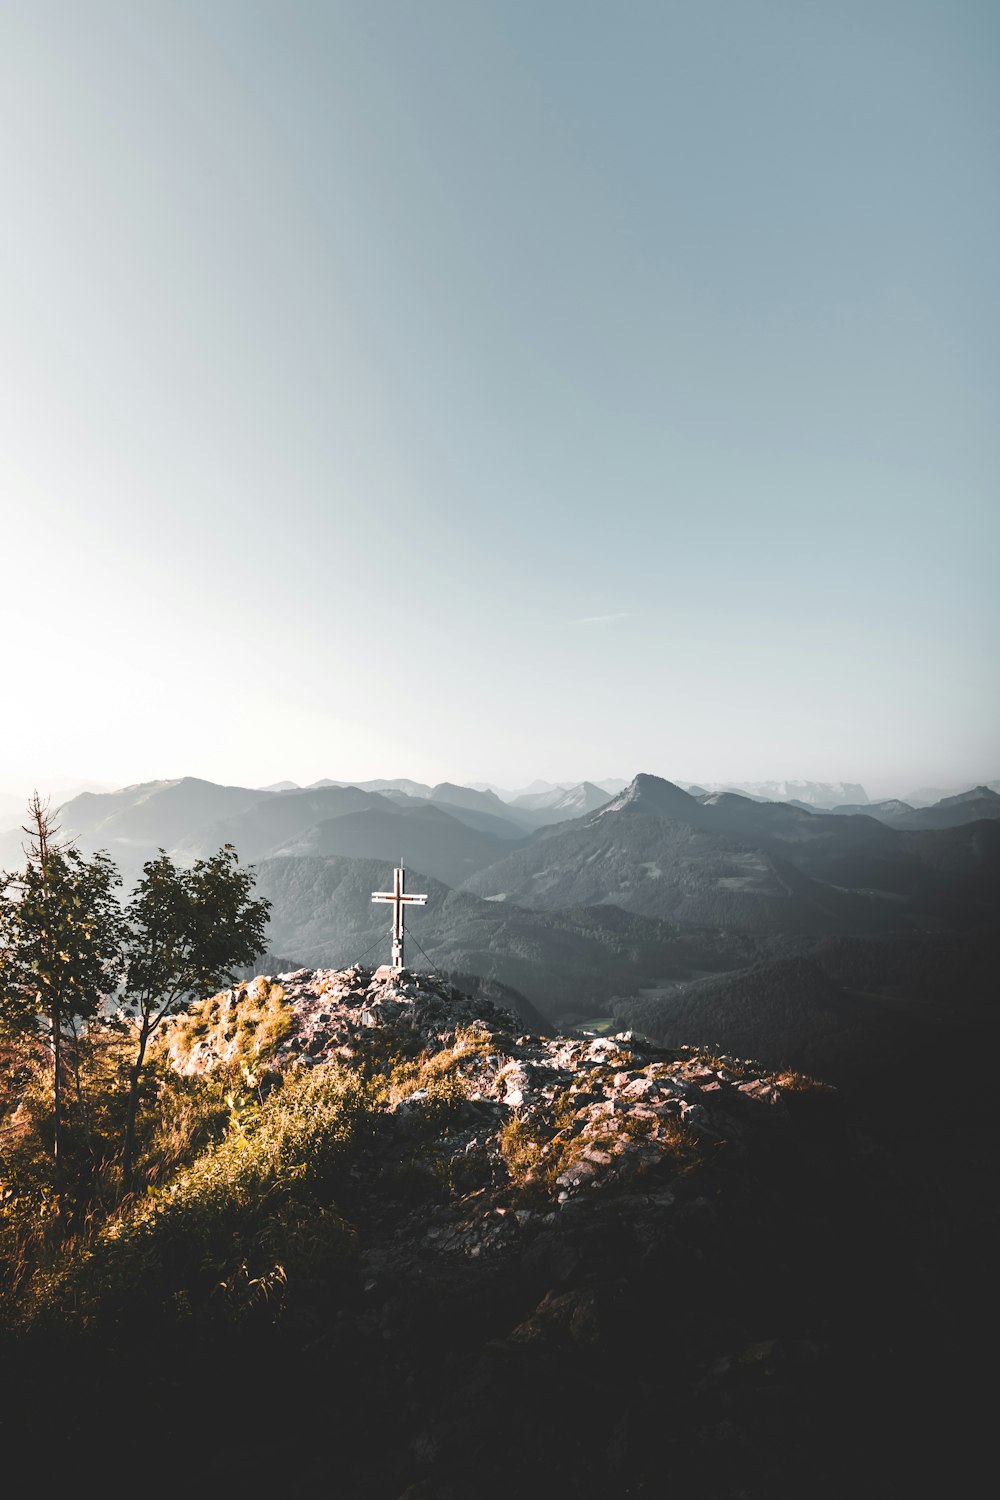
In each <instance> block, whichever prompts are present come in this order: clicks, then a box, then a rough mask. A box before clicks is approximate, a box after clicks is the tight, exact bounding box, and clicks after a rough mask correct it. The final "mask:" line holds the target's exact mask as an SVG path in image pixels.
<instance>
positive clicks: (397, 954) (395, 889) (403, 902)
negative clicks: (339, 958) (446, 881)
mask: <svg viewBox="0 0 1000 1500" xmlns="http://www.w3.org/2000/svg"><path fill="white" fill-rule="evenodd" d="M403 882H404V875H403V866H402V865H400V866H399V868H398V869H396V870H393V872H392V890H391V891H373V892H372V900H373V901H391V902H392V967H393V968H394V969H401V968H402V967H403V907H404V906H408V905H410V904H411V903H412V904H413V905H414V906H423V905H424V903H425V902H426V900H427V897H426V896H411V895H410V894H409V893H408V892H407V891H404V889H403Z"/></svg>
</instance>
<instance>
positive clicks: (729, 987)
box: [0, 774, 1000, 1068]
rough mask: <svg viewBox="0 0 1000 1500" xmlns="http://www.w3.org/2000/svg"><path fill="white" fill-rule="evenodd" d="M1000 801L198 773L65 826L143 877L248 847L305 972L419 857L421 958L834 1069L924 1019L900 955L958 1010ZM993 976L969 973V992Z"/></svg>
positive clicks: (557, 1010)
mask: <svg viewBox="0 0 1000 1500" xmlns="http://www.w3.org/2000/svg"><path fill="white" fill-rule="evenodd" d="M407 788H410V789H409V790H408V789H407ZM413 788H416V790H413ZM998 810H1000V795H998V794H997V793H996V792H995V791H993V790H992V789H991V788H990V787H989V786H986V785H984V786H982V787H979V788H975V789H972V791H971V792H969V793H964V794H959V795H957V796H955V797H949V798H946V799H943V800H942V801H941V802H940V803H939V804H937V805H936V806H932V807H930V808H915V807H912V806H908V807H904V806H903V805H902V804H895V805H891V804H883V803H874V804H870V803H864V804H861V805H859V806H856V807H852V806H851V805H850V804H848V805H846V806H844V807H842V808H838V809H836V810H833V811H829V812H820V811H818V810H815V809H809V808H807V807H805V806H804V805H795V804H793V803H788V802H767V801H761V800H754V799H753V798H750V797H747V796H743V795H739V794H736V793H733V792H713V791H710V790H707V789H705V790H699V791H698V792H697V793H696V794H692V792H691V791H690V790H688V791H685V790H684V789H683V788H682V787H680V786H678V785H676V784H674V783H672V782H669V781H665V780H663V779H662V778H660V777H657V776H653V775H649V774H640V775H639V776H637V777H636V778H635V779H634V780H633V781H632V782H630V783H629V784H628V785H627V786H626V787H625V788H623V789H622V790H621V791H620V792H618V793H617V794H616V795H614V796H610V797H609V796H607V795H606V791H605V789H602V788H601V787H599V786H598V785H597V784H596V783H587V782H585V783H581V784H580V786H578V787H576V788H568V789H567V788H554V787H548V788H536V790H535V791H533V792H524V793H521V794H519V796H518V797H517V798H516V799H515V801H514V802H512V803H505V802H503V801H502V800H501V799H500V798H499V796H497V794H496V793H495V792H493V791H491V790H489V789H485V790H484V789H481V788H474V787H462V786H458V785H456V784H452V783H441V784H439V785H438V786H436V787H423V786H422V785H421V784H420V783H416V782H412V781H409V782H407V781H405V780H403V779H401V780H400V782H399V783H396V784H386V783H384V782H383V783H380V784H378V785H373V784H370V783H369V784H366V785H364V786H342V785H339V784H337V783H334V782H328V783H326V784H324V785H317V786H315V787H311V788H289V789H284V790H274V789H268V788H251V787H238V786H220V785H216V784H215V783H211V782H206V781H201V780H197V779H195V778H181V779H179V780H176V781H163V782H152V783H146V784H143V785H140V786H135V787H128V788H122V789H120V790H119V791H116V792H112V793H103V794H94V793H84V794H82V795H80V796H78V797H75V798H73V799H71V800H70V801H69V802H67V803H66V804H64V805H63V807H62V808H60V809H59V813H58V820H59V823H60V824H61V832H62V835H63V836H68V837H72V838H74V839H75V840H76V841H77V842H78V843H79V844H80V846H81V847H82V848H83V849H84V851H85V852H92V851H94V850H96V849H98V848H105V849H107V850H108V851H109V853H110V854H111V855H112V857H113V858H114V859H115V861H116V862H117V863H118V865H119V867H120V868H121V869H122V872H123V876H124V879H125V882H126V885H129V884H131V882H132V881H134V879H135V878H136V876H137V875H138V874H139V872H140V871H141V866H142V863H143V861H144V860H145V859H147V858H149V857H150V856H151V855H153V854H155V852H156V851H157V849H159V848H163V849H166V850H167V851H168V852H170V853H171V855H172V856H173V857H174V858H175V859H177V860H178V861H179V862H181V863H190V862H192V861H194V860H195V859H197V858H199V857H207V856H208V855H210V854H212V853H214V852H215V851H216V850H217V849H218V848H219V847H220V845H221V844H223V843H231V844H233V845H234V846H235V847H236V849H237V851H238V853H239V856H240V858H241V860H242V861H243V862H245V863H253V864H254V865H255V867H256V879H257V889H258V890H259V891H260V893H261V894H263V895H265V896H266V897H267V898H268V899H269V900H270V901H271V903H272V910H271V921H270V928H269V933H268V948H269V951H270V953H271V954H272V955H274V954H276V955H281V961H282V963H283V964H284V965H285V966H292V967H294V966H295V965H296V964H309V965H312V966H315V967H320V966H335V967H343V966H346V965H349V964H350V963H352V962H354V961H357V960H360V959H361V958H363V957H365V956H368V957H370V958H371V959H373V960H374V958H377V957H378V956H379V954H380V953H381V954H382V956H383V957H384V956H385V952H386V949H387V946H388V945H387V937H386V913H385V910H384V908H382V907H378V906H374V905H373V904H372V902H371V892H372V891H373V890H376V889H384V888H385V884H386V881H387V880H388V879H389V871H390V870H391V868H392V867H393V866H394V865H396V864H397V863H399V862H400V861H402V862H403V863H404V865H405V866H406V868H407V877H408V885H409V887H410V889H413V890H420V891H423V892H426V893H427V894H428V896H429V900H428V903H427V905H426V906H425V907H422V908H420V909H419V910H418V911H415V912H414V913H412V914H411V915H410V917H409V920H408V931H409V949H408V953H409V955H410V958H411V961H413V962H414V963H418V964H420V965H423V966H424V967H427V968H431V969H434V970H436V971H440V972H444V973H449V974H457V975H462V976H463V977H465V978H466V979H468V981H469V982H470V983H471V982H472V981H473V979H475V980H477V981H478V982H481V983H489V984H494V985H502V986H506V987H508V988H509V989H510V990H512V991H513V992H515V993H517V994H519V995H521V996H523V997H524V999H525V1003H526V1005H529V1006H534V1007H535V1008H536V1010H537V1011H540V1012H541V1013H542V1014H543V1015H545V1016H546V1017H547V1018H549V1019H551V1020H555V1019H558V1020H559V1022H560V1024H580V1025H584V1024H591V1023H592V1024H596V1025H598V1026H603V1025H605V1024H612V1022H614V1024H629V1025H633V1026H635V1027H636V1028H637V1029H639V1030H641V1031H643V1032H644V1033H646V1034H648V1035H651V1036H654V1037H669V1038H671V1039H676V1037H677V1036H678V1035H679V1028H681V1029H683V1027H690V1026H692V1025H693V1021H692V1016H693V1014H694V1011H695V1010H696V1009H697V1008H698V1007H700V1008H701V1010H702V1014H703V1016H704V1019H705V1023H706V1025H710V1029H711V1030H712V1033H713V1035H715V1034H716V1033H717V1034H718V1037H719V1040H720V1043H725V1042H726V1041H727V1038H730V1039H735V1040H731V1041H730V1047H731V1048H732V1047H739V1048H748V1047H749V1048H750V1050H751V1051H752V1052H753V1054H754V1055H756V1056H766V1057H768V1058H773V1059H775V1060H777V1061H780V1058H781V1056H783V1055H785V1052H787V1050H788V1049H789V1048H792V1049H793V1052H794V1056H795V1057H796V1058H798V1059H799V1060H800V1061H802V1062H803V1065H805V1064H808V1065H809V1066H812V1067H814V1068H815V1067H816V1062H817V1058H818V1059H820V1060H822V1058H823V1057H824V1056H825V1057H827V1058H828V1059H829V1061H830V1064H831V1066H832V1067H839V1066H841V1065H842V1063H843V1058H844V1056H848V1057H850V1056H853V1055H854V1053H855V1052H857V1053H859V1054H860V1051H861V1050H862V1048H863V1042H864V1039H865V1038H866V1037H869V1035H870V1034H871V1029H872V1028H873V1027H874V1028H875V1033H876V1034H878V1033H879V1029H880V1028H884V1027H885V1025H886V1024H887V1017H889V1018H892V1017H895V1020H896V1021H897V1022H898V1023H899V1024H900V1025H904V1026H906V1027H909V1026H910V1024H911V1021H912V1018H913V1016H915V1015H917V1011H914V1010H913V1009H912V1008H911V1009H909V1010H908V1009H907V1005H906V995H907V994H908V993H909V990H908V988H907V986H910V985H911V982H912V979H913V973H912V966H908V964H907V963H906V962H904V960H903V956H902V951H903V950H902V948H901V947H900V944H902V945H903V947H905V945H906V944H907V943H914V942H922V943H925V944H934V943H936V944H937V945H938V947H937V948H936V949H935V953H937V954H938V957H936V958H935V959H934V960H933V962H932V961H931V960H930V959H928V961H927V973H928V975H932V976H933V977H934V985H935V986H936V993H937V994H938V997H939V998H938V1001H936V1002H935V1003H937V1004H940V1005H944V1006H945V1008H947V1006H948V1005H949V1004H951V1003H953V1002H952V1001H951V1000H950V999H949V998H948V997H949V993H950V991H949V982H948V979H947V976H948V974H949V973H952V974H953V975H955V974H958V972H959V970H960V969H961V965H960V964H959V962H958V960H957V959H956V958H954V957H953V955H954V954H955V953H956V952H959V951H960V950H961V949H962V945H963V943H965V942H966V941H968V942H969V943H970V944H974V943H975V942H976V941H979V939H978V938H977V937H976V934H977V933H979V932H981V931H984V930H990V928H991V924H992V923H994V922H995V920H996V916H997V912H998V910H1000V818H998V816H997V813H998ZM22 839H23V835H21V834H20V833H19V831H17V830H14V831H12V832H11V833H9V834H7V835H6V836H0V868H8V869H13V868H16V867H18V866H19V865H20V864H21V863H22V861H23V854H22V849H21V843H22ZM883 940H884V941H885V942H886V943H888V947H887V948H886V949H884V950H883V949H881V948H879V946H878V945H879V943H880V942H881V941H883ZM831 943H838V944H840V945H842V949H839V950H838V952H841V960H840V961H841V962H842V964H843V963H847V960H846V959H844V958H843V953H844V952H847V953H849V954H853V955H854V957H853V958H852V959H851V963H854V964H855V968H856V970H857V972H856V973H855V974H854V977H853V979H852V981H851V983H850V984H846V983H845V982H844V981H843V980H842V977H839V976H838V975H835V974H832V973H831V970H830V961H829V951H830V949H829V945H830V944H831ZM894 944H895V946H894ZM928 951H930V950H929V949H928ZM885 953H888V954H890V955H895V959H894V960H893V961H894V962H895V963H896V968H897V970H898V974H897V977H896V979H893V978H892V977H891V975H890V977H889V979H886V977H885V972H884V971H885V969H886V964H887V962H888V961H887V960H886V959H885V956H884V955H885ZM823 954H826V955H827V956H826V957H823V956H822V955H823ZM848 967H850V965H849V964H848ZM888 967H889V968H890V969H891V968H892V963H889V964H888ZM867 970H871V971H872V976H873V977H871V978H870V980H866V978H865V974H866V971H867ZM876 971H877V973H876ZM962 972H963V973H965V971H964V970H962ZM984 972H985V971H984V970H981V969H977V970H976V975H977V976H978V977H976V978H975V980H974V981H973V980H971V979H969V977H968V975H967V974H966V977H965V979H963V981H962V985H963V989H962V994H963V995H966V994H968V995H970V996H972V997H973V998H974V997H975V996H976V995H978V994H979V991H980V990H981V989H982V988H983V985H984V979H983V973H984ZM893 986H895V988H893ZM970 987H971V988H970ZM872 995H875V996H876V998H875V999H872ZM755 997H757V998H755ZM762 997H767V998H766V999H764V998H762ZM893 997H894V998H893ZM958 998H960V997H958V996H957V995H956V998H955V1001H954V1003H958ZM890 1000H891V1003H890ZM887 1005H888V1009H886V1006H887ZM893 1006H895V1007H896V1008H895V1010H894V1009H893ZM904 1013H905V1016H906V1019H902V1018H903V1016H904ZM792 1018H794V1019H792ZM695 1029H697V1028H695ZM796 1039H797V1040H796ZM782 1049H785V1052H783V1051H782ZM796 1049H797V1050H796Z"/></svg>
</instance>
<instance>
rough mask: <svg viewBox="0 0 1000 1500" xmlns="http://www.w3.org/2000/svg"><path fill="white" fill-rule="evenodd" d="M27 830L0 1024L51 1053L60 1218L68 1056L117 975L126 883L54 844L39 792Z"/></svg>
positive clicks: (4, 883)
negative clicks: (119, 892)
mask: <svg viewBox="0 0 1000 1500" xmlns="http://www.w3.org/2000/svg"><path fill="white" fill-rule="evenodd" d="M28 811H29V816H30V822H29V823H28V824H27V825H26V826H25V829H24V832H25V833H26V834H27V835H28V839H29V843H28V846H27V848H26V850H25V854H26V856H27V865H26V867H25V869H24V872H23V874H21V875H4V876H3V877H2V878H0V1024H2V1026H3V1029H4V1030H6V1031H7V1032H8V1033H13V1034H14V1035H20V1036H30V1037H35V1038H41V1039H42V1040H43V1041H44V1043H45V1044H46V1046H47V1047H48V1049H49V1051H50V1053H51V1057H52V1116H53V1132H52V1153H53V1158H54V1179H55V1181H54V1186H55V1192H56V1200H57V1203H58V1205H59V1215H60V1218H61V1219H62V1218H63V1217H64V1202H63V1161H62V1158H63V1127H64V1106H63V1083H64V1077H63V1075H64V1067H65V1050H66V1047H67V1044H68V1043H69V1041H70V1040H71V1039H72V1037H73V1036H74V1035H75V1033H76V1030H77V1028H78V1027H79V1025H80V1024H81V1023H84V1024H85V1023H86V1022H87V1021H89V1020H90V1019H92V1018H93V1017H94V1016H95V1015H96V1014H97V1013H98V1011H99V1010H100V1007H101V1004H102V1002H103V1001H104V1000H106V999H107V998H108V997H109V996H110V995H112V994H113V993H114V992H115V990H116V989H117V986H118V983H119V981H120V977H121V961H122V938H123V935H124V933H123V923H122V910H121V905H120V903H119V901H118V899H117V897H116V895H115V888H116V887H117V886H118V885H119V884H120V883H121V877H120V876H119V874H118V871H117V870H116V869H115V866H114V865H113V864H112V862H111V860H110V859H109V858H108V857H107V855H106V854H103V853H101V854H96V855H95V856H94V857H93V858H92V859H90V860H86V859H84V857H83V855H82V854H81V853H80V851H79V849H76V848H74V847H72V846H66V845H61V844H59V843H57V841H56V838H55V835H56V833H57V832H58V830H57V828H56V825H55V823H54V822H53V819H52V816H51V814H50V812H49V807H48V803H47V802H43V801H42V800H41V798H40V797H39V796H38V793H37V792H36V793H35V794H34V796H33V797H32V799H31V802H30V803H29V807H28Z"/></svg>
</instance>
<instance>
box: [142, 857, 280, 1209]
mask: <svg viewBox="0 0 1000 1500" xmlns="http://www.w3.org/2000/svg"><path fill="white" fill-rule="evenodd" d="M238 863H239V862H238V859H237V854H236V850H235V849H234V848H233V846H232V845H231V844H224V845H223V847H222V848H221V849H220V850H219V852H218V854H215V855H213V856H212V858H211V859H207V860H202V859H199V860H197V861H196V863H195V864H194V866H193V867H192V868H191V869H187V870H185V869H178V868H177V866H176V865H175V864H174V862H173V860H172V859H171V858H170V856H169V855H168V854H166V853H165V852H164V850H162V849H161V850H160V852H159V855H158V857H157V858H156V859H150V860H147V861H146V863H145V865H144V866H143V874H142V879H141V880H140V881H139V884H138V885H137V886H136V888H135V891H134V892H133V895H132V899H131V901H130V902H129V904H128V907H127V910H126V918H127V922H128V928H129V934H128V938H127V942H126V954H127V962H126V970H125V983H124V991H125V1000H126V1002H127V1003H129V1004H131V1005H132V1006H133V1007H134V1008H135V1011H136V1015H137V1018H138V1037H137V1044H136V1056H135V1061H134V1063H133V1064H132V1067H131V1068H130V1070H129V1092H128V1104H127V1108H126V1115H125V1139H124V1146H123V1151H122V1173H123V1177H124V1180H125V1183H126V1185H127V1184H129V1183H130V1182H131V1180H132V1175H133V1170H134V1163H135V1133H136V1120H137V1117H138V1112H139V1093H140V1083H141V1079H142V1074H143V1069H144V1067H145V1063H146V1052H147V1048H148V1046H149V1041H150V1038H151V1037H152V1036H153V1034H154V1032H155V1031H156V1030H157V1028H158V1027H159V1025H160V1023H161V1022H162V1021H163V1020H164V1018H165V1017H166V1016H169V1015H173V1014H176V1013H177V1011H179V1010H181V1009H182V1008H183V1007H184V1006H185V1005H186V1004H188V1003H190V1001H191V1000H193V999H194V998H196V997H198V996H200V995H205V994H210V993H211V992H212V991H213V990H217V989H221V988H222V986H223V985H224V984H231V983H232V982H233V980H234V978H235V974H234V972H233V971H234V969H235V968H236V967H237V966H242V965H244V964H250V963H252V962H253V960H254V959H255V958H256V957H257V955H258V954H260V953H263V951H264V947H265V942H264V933H265V930H266V928H267V919H268V914H269V912H270V909H271V903H270V902H269V901H267V900H266V899H264V898H263V897H261V898H259V899H258V900H256V901H254V900H251V891H252V890H253V885H254V874H253V871H252V869H245V870H241V869H239V868H238Z"/></svg>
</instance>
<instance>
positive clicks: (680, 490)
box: [0, 0, 1000, 794]
mask: <svg viewBox="0 0 1000 1500" xmlns="http://www.w3.org/2000/svg"><path fill="white" fill-rule="evenodd" d="M998 78H1000V7H998V6H997V5H996V3H995V0H982V3H974V0H933V3H921V0H857V3H855V0H827V3H822V0H820V3H807V0H783V3H781V0H684V3H675V0H656V3H641V0H602V3H592V0H524V3H521V0H483V3H478V0H419V3H418V0H322V3H321V0H274V3H258V0H188V3H185V0H141V3H137V0H3V3H2V4H0V183H2V189H3V210H4V230H3V234H2V235H0V318H2V326H0V427H2V432H0V439H2V440H0V508H2V526H0V546H2V558H3V569H2V595H0V616H2V621H3V631H4V639H5V647H6V649H5V652H4V667H3V687H4V693H3V699H2V702H3V721H4V722H3V725H2V728H3V733H2V735H0V790H3V789H6V790H18V789H19V788H20V787H21V785H22V784H24V783H26V782H27V783H28V784H30V783H32V782H35V781H39V780H40V781H42V782H43V783H45V782H46V781H47V780H48V779H51V778H52V777H54V776H57V775H68V776H72V777H81V778H82V777H92V778H96V779H98V780H100V781H106V782H112V783H115V784H121V783H125V782H135V781H140V780H147V779H153V778H157V777H171V776H180V775H185V774H191V775H201V776H206V777H210V778H211V779H213V780H219V781H229V782H240V783H249V784H264V783H267V782H270V781H273V780H276V779H278V778H283V777H290V778H291V779H293V780H295V781H300V782H305V781H310V780H313V779H316V778H318V777H321V776H330V777H333V778H335V779H358V780H360V779H367V778H370V777H376V776H393V775H408V776H412V777H415V778H419V779H421V780H426V781H438V780H442V779H450V780H457V781H465V780H482V781H494V782H498V783H500V784H501V785H506V786H516V785H519V784H523V783H524V782H526V781H529V780H531V779H532V778H533V777H535V776H542V777H547V778H549V779H551V780H563V779H575V778H579V777H584V776H588V777H592V778H597V777H608V776H623V777H630V776H632V775H634V774H635V772H637V771H640V770H646V771H653V772H656V773H658V774H661V775H665V776H669V777H674V778H677V779H699V780H722V779H726V778H732V779H747V778H758V777H776V778H777V777H802V778H811V779H817V780H829V779H837V780H840V779H846V780H858V781H862V782H864V784H865V785H866V786H867V787H868V789H869V791H871V792H873V793H875V794H878V793H879V792H882V791H890V790H895V791H905V790H906V789H907V788H908V787H913V786H915V785H917V784H919V783H922V782H931V783H935V784H939V785H943V786H951V785H954V784H957V783H961V782H966V781H972V780H981V779H986V778H992V777H996V776H998V775H1000V693H998V691H997V689H998V686H1000V684H998V680H997V679H998V674H997V670H996V667H997V661H998V647H1000V639H998V637H1000V604H998V589H997V577H998V567H997V563H998V554H1000V547H998V540H1000V538H998V531H1000V505H998V474H1000V420H998V419H1000V401H998V395H1000V326H998V324H1000V318H998V304H1000V295H998V275H997V267H998V265H1000V233H998V230H1000V191H998V183H1000V175H998V172H997V163H998V161H1000V88H998Z"/></svg>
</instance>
